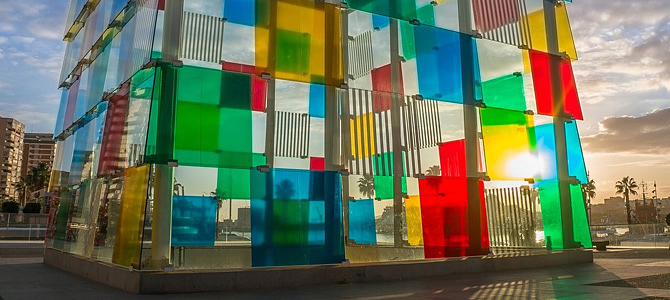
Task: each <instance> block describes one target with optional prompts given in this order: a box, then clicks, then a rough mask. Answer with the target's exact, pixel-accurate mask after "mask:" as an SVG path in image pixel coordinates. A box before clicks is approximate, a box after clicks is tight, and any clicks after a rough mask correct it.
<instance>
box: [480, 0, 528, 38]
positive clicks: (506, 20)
mask: <svg viewBox="0 0 670 300" xmlns="http://www.w3.org/2000/svg"><path fill="white" fill-rule="evenodd" d="M472 8H473V13H474V15H475V26H476V28H477V30H479V31H480V32H482V33H485V32H488V31H491V30H493V29H496V28H500V27H502V26H505V25H507V24H510V23H513V22H517V21H518V20H519V16H520V13H519V3H518V1H517V0H493V1H492V0H473V1H472Z"/></svg>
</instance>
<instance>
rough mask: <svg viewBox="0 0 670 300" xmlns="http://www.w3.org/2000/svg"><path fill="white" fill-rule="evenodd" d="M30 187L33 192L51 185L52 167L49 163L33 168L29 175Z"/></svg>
mask: <svg viewBox="0 0 670 300" xmlns="http://www.w3.org/2000/svg"><path fill="white" fill-rule="evenodd" d="M26 176H27V177H28V178H29V183H30V187H31V188H32V190H33V191H38V190H41V189H43V188H45V187H47V186H48V185H49V177H51V167H50V166H49V165H48V164H47V163H43V162H41V163H39V164H38V165H37V166H35V167H32V168H31V169H30V172H29V173H28V175H26Z"/></svg>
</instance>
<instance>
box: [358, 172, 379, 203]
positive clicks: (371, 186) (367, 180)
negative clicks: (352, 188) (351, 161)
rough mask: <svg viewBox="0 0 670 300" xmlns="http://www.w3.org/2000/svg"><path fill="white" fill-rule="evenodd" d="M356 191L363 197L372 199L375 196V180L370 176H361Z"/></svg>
mask: <svg viewBox="0 0 670 300" xmlns="http://www.w3.org/2000/svg"><path fill="white" fill-rule="evenodd" d="M358 190H359V191H360V192H361V194H363V195H364V196H366V197H368V198H372V196H374V194H375V178H374V176H372V175H363V177H361V178H359V179H358Z"/></svg>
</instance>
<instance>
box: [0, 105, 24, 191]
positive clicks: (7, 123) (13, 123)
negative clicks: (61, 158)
mask: <svg viewBox="0 0 670 300" xmlns="http://www.w3.org/2000/svg"><path fill="white" fill-rule="evenodd" d="M25 130H26V126H25V125H24V124H23V123H21V122H19V121H17V120H15V119H12V118H3V117H0V202H3V201H9V200H18V198H19V193H18V190H17V189H16V184H17V183H18V182H19V178H20V177H21V161H22V160H23V134H24V132H25Z"/></svg>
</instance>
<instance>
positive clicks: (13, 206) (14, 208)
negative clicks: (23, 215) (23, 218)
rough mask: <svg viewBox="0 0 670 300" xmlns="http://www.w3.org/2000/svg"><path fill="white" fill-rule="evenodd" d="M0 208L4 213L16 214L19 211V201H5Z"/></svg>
mask: <svg viewBox="0 0 670 300" xmlns="http://www.w3.org/2000/svg"><path fill="white" fill-rule="evenodd" d="M0 210H2V212H3V213H9V214H16V213H18V212H19V203H18V202H14V201H7V202H3V203H2V207H0Z"/></svg>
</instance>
